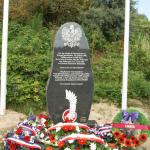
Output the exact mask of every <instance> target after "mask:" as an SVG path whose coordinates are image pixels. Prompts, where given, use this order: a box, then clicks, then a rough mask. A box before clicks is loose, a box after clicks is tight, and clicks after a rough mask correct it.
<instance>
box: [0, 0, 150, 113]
mask: <svg viewBox="0 0 150 150" xmlns="http://www.w3.org/2000/svg"><path fill="white" fill-rule="evenodd" d="M19 2H21V1H18V3H19ZM49 2H50V3H49ZM108 2H109V1H108ZM1 3H2V2H1V1H0V7H1ZM12 3H14V4H15V5H16V7H12V6H13V5H12V6H11V5H10V22H9V43H8V77H7V79H8V82H7V87H8V89H7V104H8V105H7V106H8V107H11V108H13V109H16V110H18V111H22V112H26V113H29V112H31V111H33V112H36V111H38V112H39V110H40V109H41V110H43V109H44V110H45V106H46V100H45V93H46V82H47V79H48V76H49V73H50V65H51V55H52V54H51V51H52V45H53V41H54V35H55V32H56V31H57V29H58V27H59V26H60V25H61V24H63V23H64V22H67V21H76V22H78V23H79V24H81V25H82V27H83V29H84V31H85V34H86V36H87V38H88V41H89V44H90V50H91V63H92V67H93V73H94V80H95V92H94V101H95V102H99V101H101V99H107V100H109V101H111V102H114V103H117V104H120V103H121V86H122V61H123V29H124V27H123V25H124V1H115V2H114V1H112V2H109V3H106V1H98V0H94V1H92V2H91V1H88V0H84V1H82V2H81V1H72V0H70V1H69V5H68V3H65V1H64V3H63V7H62V4H61V3H59V1H51V0H50V1H48V0H42V1H37V2H36V3H34V4H31V3H32V1H31V2H29V1H26V2H24V3H21V4H20V5H18V4H17V3H16V2H15V1H12V2H11V4H12ZM52 4H53V7H52ZM29 6H30V7H29ZM31 6H32V7H31ZM22 8H24V9H23V10H24V11H22V12H21V9H22ZM33 8H34V9H33ZM57 8H60V10H59V13H58V12H57V11H58V9H57ZM131 10H132V11H131V12H132V13H131V33H130V35H131V36H130V44H131V45H130V57H129V91H128V95H129V98H136V99H141V100H142V101H143V102H149V99H150V93H149V91H150V43H149V41H150V23H149V21H148V20H147V18H146V17H144V16H142V15H138V14H137V12H136V10H135V9H134V7H133V5H132V8H131ZM27 11H28V13H25V12H27ZM19 12H21V13H19ZM60 12H61V13H60ZM68 12H70V13H68ZM0 31H2V20H1V21H0ZM1 35H2V33H1V32H0V49H1V37H2V36H1ZM0 55H1V53H0Z"/></svg>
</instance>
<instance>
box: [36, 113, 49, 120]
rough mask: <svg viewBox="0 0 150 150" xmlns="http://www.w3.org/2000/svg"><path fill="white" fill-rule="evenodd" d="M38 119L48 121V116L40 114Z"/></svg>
mask: <svg viewBox="0 0 150 150" xmlns="http://www.w3.org/2000/svg"><path fill="white" fill-rule="evenodd" d="M38 118H39V119H42V118H44V119H48V116H47V115H44V114H41V113H40V114H39V115H38Z"/></svg>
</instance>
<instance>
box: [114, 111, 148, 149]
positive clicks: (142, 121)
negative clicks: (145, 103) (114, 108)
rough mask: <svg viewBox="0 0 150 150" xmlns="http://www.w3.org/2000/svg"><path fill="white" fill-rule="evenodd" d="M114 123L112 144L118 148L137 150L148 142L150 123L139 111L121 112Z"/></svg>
mask: <svg viewBox="0 0 150 150" xmlns="http://www.w3.org/2000/svg"><path fill="white" fill-rule="evenodd" d="M113 122H114V125H113V129H112V134H113V138H112V141H111V143H112V144H114V145H115V146H116V147H123V148H136V147H138V146H140V145H142V144H143V143H144V142H146V140H147V138H148V137H149V135H150V131H149V126H148V125H150V121H149V120H148V119H146V117H145V116H144V114H142V113H141V112H139V111H137V110H134V109H129V110H128V111H123V112H119V113H118V114H117V115H116V117H115V118H114V120H113Z"/></svg>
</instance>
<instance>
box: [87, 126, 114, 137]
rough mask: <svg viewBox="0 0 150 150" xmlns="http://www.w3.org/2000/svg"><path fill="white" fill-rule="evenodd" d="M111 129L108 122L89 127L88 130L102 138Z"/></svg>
mask: <svg viewBox="0 0 150 150" xmlns="http://www.w3.org/2000/svg"><path fill="white" fill-rule="evenodd" d="M111 130H112V124H111V123H109V124H103V125H99V126H97V127H95V128H91V129H89V132H90V133H94V134H95V135H96V136H98V137H102V138H103V137H104V136H106V135H107V134H108V133H110V132H111Z"/></svg>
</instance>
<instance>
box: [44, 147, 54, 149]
mask: <svg viewBox="0 0 150 150" xmlns="http://www.w3.org/2000/svg"><path fill="white" fill-rule="evenodd" d="M46 150H54V149H53V148H52V147H47V148H46Z"/></svg>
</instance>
